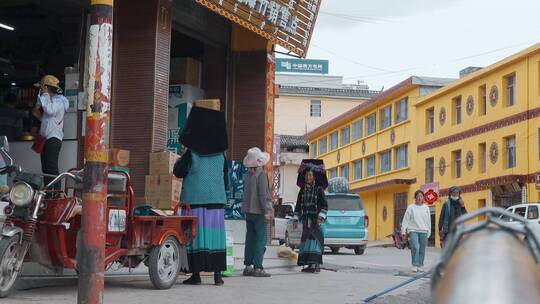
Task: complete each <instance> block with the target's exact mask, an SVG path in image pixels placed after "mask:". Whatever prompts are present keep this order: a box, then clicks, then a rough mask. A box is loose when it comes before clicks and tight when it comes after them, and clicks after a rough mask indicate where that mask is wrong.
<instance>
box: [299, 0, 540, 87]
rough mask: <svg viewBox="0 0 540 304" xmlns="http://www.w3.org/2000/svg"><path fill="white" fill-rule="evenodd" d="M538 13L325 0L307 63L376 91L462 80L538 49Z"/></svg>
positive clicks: (502, 2)
mask: <svg viewBox="0 0 540 304" xmlns="http://www.w3.org/2000/svg"><path fill="white" fill-rule="evenodd" d="M539 13H540V0H512V1H508V0H322V7H321V12H320V14H319V18H318V20H317V26H316V28H315V33H314V36H313V38H312V41H311V47H310V49H309V52H308V58H314V59H329V60H330V74H331V75H342V76H344V77H345V82H355V81H356V80H363V81H365V82H366V84H368V85H369V86H370V87H371V88H373V89H380V88H381V87H382V86H385V88H388V87H390V86H392V85H394V84H396V83H398V82H399V81H401V80H403V79H405V78H407V77H408V76H410V75H419V76H440V77H457V76H458V73H459V70H461V69H462V68H465V67H467V66H487V65H489V64H491V63H494V62H496V61H497V60H500V59H502V58H504V57H506V56H508V55H511V54H513V53H515V52H517V51H519V50H521V49H524V48H526V47H528V46H530V45H532V44H534V43H537V42H540V22H539V21H538V14H539Z"/></svg>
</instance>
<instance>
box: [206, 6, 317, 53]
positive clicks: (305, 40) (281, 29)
mask: <svg viewBox="0 0 540 304" xmlns="http://www.w3.org/2000/svg"><path fill="white" fill-rule="evenodd" d="M321 1H322V0H196V2H197V3H199V4H201V5H203V6H205V7H207V8H209V9H211V10H212V11H214V12H216V13H218V14H220V15H222V16H223V17H225V18H227V19H229V20H231V21H232V22H235V23H237V24H239V25H241V26H243V27H245V28H247V29H249V30H250V31H253V32H255V33H257V34H259V35H261V36H263V37H264V38H266V39H268V40H269V41H271V42H273V43H276V44H278V45H281V46H282V47H284V48H286V49H287V50H289V51H291V52H292V53H295V54H297V55H299V56H301V57H305V56H306V53H307V49H308V46H309V42H310V40H311V35H312V33H313V29H314V28H315V21H316V19H317V14H318V12H319V7H320V4H321Z"/></svg>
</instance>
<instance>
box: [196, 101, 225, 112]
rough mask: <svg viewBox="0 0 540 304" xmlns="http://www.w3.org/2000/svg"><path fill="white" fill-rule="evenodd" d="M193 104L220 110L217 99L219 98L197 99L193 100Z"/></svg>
mask: <svg viewBox="0 0 540 304" xmlns="http://www.w3.org/2000/svg"><path fill="white" fill-rule="evenodd" d="M195 106H196V107H200V108H206V109H210V110H214V111H219V110H221V102H220V101H219V99H199V100H197V101H195Z"/></svg>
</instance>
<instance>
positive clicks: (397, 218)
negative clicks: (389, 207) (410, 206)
mask: <svg viewBox="0 0 540 304" xmlns="http://www.w3.org/2000/svg"><path fill="white" fill-rule="evenodd" d="M405 211H407V192H400V193H396V194H394V231H400V230H401V222H402V221H403V217H404V216H405Z"/></svg>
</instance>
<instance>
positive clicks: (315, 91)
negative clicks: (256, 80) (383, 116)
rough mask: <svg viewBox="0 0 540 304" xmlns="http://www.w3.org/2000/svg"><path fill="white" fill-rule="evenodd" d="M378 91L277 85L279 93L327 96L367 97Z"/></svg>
mask: <svg viewBox="0 0 540 304" xmlns="http://www.w3.org/2000/svg"><path fill="white" fill-rule="evenodd" d="M379 93H380V91H375V90H355V89H335V88H312V87H300V86H286V85H280V86H279V94H280V95H301V96H329V97H346V98H365V99H369V98H371V97H373V96H375V95H377V94H379Z"/></svg>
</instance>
